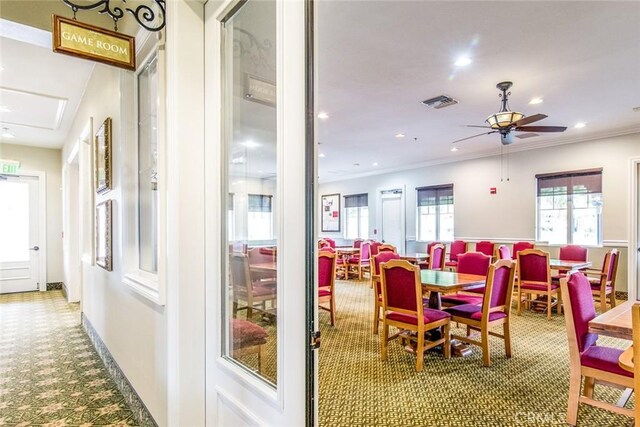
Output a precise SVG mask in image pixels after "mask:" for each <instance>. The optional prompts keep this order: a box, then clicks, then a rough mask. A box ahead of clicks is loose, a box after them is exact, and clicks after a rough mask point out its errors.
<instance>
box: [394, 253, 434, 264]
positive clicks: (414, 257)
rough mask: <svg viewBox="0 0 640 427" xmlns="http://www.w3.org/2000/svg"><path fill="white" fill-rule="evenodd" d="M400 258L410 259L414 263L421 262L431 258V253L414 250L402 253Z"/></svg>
mask: <svg viewBox="0 0 640 427" xmlns="http://www.w3.org/2000/svg"><path fill="white" fill-rule="evenodd" d="M400 259H403V260H405V261H409V262H411V263H413V264H419V263H421V262H425V261H428V260H429V254H428V253H425V252H412V253H408V254H404V255H400Z"/></svg>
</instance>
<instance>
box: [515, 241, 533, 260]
mask: <svg viewBox="0 0 640 427" xmlns="http://www.w3.org/2000/svg"><path fill="white" fill-rule="evenodd" d="M534 247H535V246H534V244H533V243H530V242H516V243H514V244H513V251H512V254H511V258H513V259H517V258H518V252H520V251H524V250H526V249H534Z"/></svg>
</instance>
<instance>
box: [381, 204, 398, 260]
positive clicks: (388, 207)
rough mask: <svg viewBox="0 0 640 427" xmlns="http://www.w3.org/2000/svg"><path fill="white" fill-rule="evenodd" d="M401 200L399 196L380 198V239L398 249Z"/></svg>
mask: <svg viewBox="0 0 640 427" xmlns="http://www.w3.org/2000/svg"><path fill="white" fill-rule="evenodd" d="M401 202H402V198H401V197H399V196H398V197H393V198H383V199H382V240H384V242H385V243H389V244H391V245H393V246H395V247H396V248H398V250H400V249H401V248H402V226H401V222H400V221H401V215H402V206H401Z"/></svg>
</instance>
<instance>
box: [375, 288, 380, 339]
mask: <svg viewBox="0 0 640 427" xmlns="http://www.w3.org/2000/svg"><path fill="white" fill-rule="evenodd" d="M373 299H374V303H373V307H374V308H373V334H374V335H378V326H379V325H380V300H379V299H378V295H374V296H373Z"/></svg>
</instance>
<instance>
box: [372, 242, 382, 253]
mask: <svg viewBox="0 0 640 427" xmlns="http://www.w3.org/2000/svg"><path fill="white" fill-rule="evenodd" d="M370 244H371V249H370V251H371V255H378V251H379V248H380V246H382V243H380V242H371V243H370Z"/></svg>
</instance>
